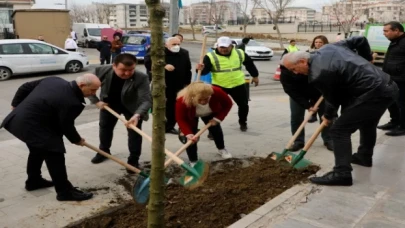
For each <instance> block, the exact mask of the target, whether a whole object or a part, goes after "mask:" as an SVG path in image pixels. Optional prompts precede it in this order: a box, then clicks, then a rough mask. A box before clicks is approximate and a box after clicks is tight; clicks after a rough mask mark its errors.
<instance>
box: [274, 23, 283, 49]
mask: <svg viewBox="0 0 405 228" xmlns="http://www.w3.org/2000/svg"><path fill="white" fill-rule="evenodd" d="M277 20H278V19H277ZM274 26H276V30H277V36H278V41H279V42H280V48H283V49H284V44H283V37H281V32H280V29H279V28H278V24H277V23H274Z"/></svg>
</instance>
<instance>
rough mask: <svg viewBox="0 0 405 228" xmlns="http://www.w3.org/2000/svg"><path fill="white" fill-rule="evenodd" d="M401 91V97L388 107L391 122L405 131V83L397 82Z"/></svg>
mask: <svg viewBox="0 0 405 228" xmlns="http://www.w3.org/2000/svg"><path fill="white" fill-rule="evenodd" d="M395 83H396V84H397V86H398V89H399V96H398V99H397V100H396V102H394V103H392V104H391V105H390V106H389V107H388V111H389V113H390V117H391V122H393V123H395V124H398V125H400V127H401V128H402V129H405V82H395Z"/></svg>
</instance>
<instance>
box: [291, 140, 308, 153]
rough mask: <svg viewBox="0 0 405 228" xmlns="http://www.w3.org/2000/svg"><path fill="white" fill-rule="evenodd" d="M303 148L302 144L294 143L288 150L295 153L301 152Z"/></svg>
mask: <svg viewBox="0 0 405 228" xmlns="http://www.w3.org/2000/svg"><path fill="white" fill-rule="evenodd" d="M304 146H305V145H304V143H301V142H294V144H293V145H292V146H291V147H290V148H289V149H288V150H289V151H292V152H295V151H299V150H301V149H302V148H304Z"/></svg>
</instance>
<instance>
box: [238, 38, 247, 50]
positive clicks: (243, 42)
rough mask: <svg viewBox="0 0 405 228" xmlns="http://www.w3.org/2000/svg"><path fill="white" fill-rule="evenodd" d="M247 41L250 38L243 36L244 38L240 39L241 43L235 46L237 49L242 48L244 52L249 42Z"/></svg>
mask: <svg viewBox="0 0 405 228" xmlns="http://www.w3.org/2000/svg"><path fill="white" fill-rule="evenodd" d="M249 41H250V38H249V37H245V38H243V39H242V43H241V44H239V45H238V46H237V48H238V49H242V50H243V51H244V52H246V50H245V49H246V45H247V44H248V43H249Z"/></svg>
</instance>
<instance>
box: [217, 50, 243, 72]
mask: <svg viewBox="0 0 405 228" xmlns="http://www.w3.org/2000/svg"><path fill="white" fill-rule="evenodd" d="M235 51H236V53H238V57H239V62H240V66H239V67H235V68H232V69H226V70H221V65H220V64H219V59H218V56H217V54H216V53H215V51H214V52H211V54H212V57H213V58H214V64H215V69H212V70H211V72H214V73H219V72H233V71H238V70H242V64H243V59H242V53H241V52H240V50H238V49H236V50H235Z"/></svg>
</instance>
